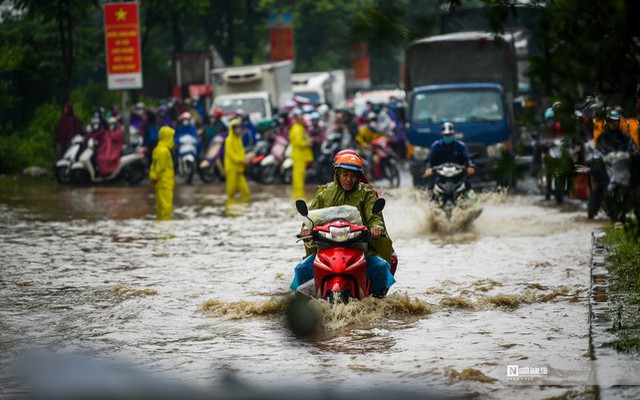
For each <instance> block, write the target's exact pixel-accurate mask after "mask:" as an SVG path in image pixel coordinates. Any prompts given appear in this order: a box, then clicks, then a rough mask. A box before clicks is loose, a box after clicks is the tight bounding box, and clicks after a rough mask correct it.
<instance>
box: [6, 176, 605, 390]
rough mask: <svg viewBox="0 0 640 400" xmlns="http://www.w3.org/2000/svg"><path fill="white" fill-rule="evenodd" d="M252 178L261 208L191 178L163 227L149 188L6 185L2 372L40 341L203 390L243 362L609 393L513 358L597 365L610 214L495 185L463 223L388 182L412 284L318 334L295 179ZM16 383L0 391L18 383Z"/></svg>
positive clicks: (356, 375)
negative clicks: (591, 308)
mask: <svg viewBox="0 0 640 400" xmlns="http://www.w3.org/2000/svg"><path fill="white" fill-rule="evenodd" d="M251 189H252V194H253V197H252V201H251V203H250V204H249V205H240V206H234V207H231V208H229V207H225V204H224V203H225V197H224V188H223V187H222V186H220V185H218V186H215V185H206V186H205V185H194V186H178V187H177V190H176V199H175V203H176V208H175V216H176V219H175V220H174V221H170V222H164V223H159V222H156V221H155V219H154V217H155V210H154V198H153V192H152V191H151V189H150V188H148V187H144V186H140V187H117V186H111V187H85V188H66V187H58V186H56V185H42V184H24V185H8V188H7V189H6V190H5V189H4V188H3V190H2V193H0V254H2V255H3V257H2V259H3V265H2V268H1V269H0V332H2V334H1V340H0V354H2V357H1V359H0V362H1V366H2V367H3V370H4V371H6V368H7V367H8V366H10V365H11V363H12V361H13V360H15V359H16V358H18V357H19V356H20V355H21V354H22V353H23V352H24V351H25V350H28V349H34V348H46V349H54V350H56V351H64V352H90V353H92V354H97V355H103V356H108V357H110V358H114V359H118V360H121V361H122V362H126V363H131V364H133V365H136V366H138V367H140V368H143V369H145V370H147V371H152V372H154V373H155V372H157V373H170V374H171V375H172V376H175V377H176V378H178V379H180V380H181V381H183V382H188V383H189V384H191V385H194V386H199V387H211V386H215V385H216V382H217V380H218V378H219V377H220V376H221V375H222V374H223V372H224V371H232V372H234V373H235V374H236V375H237V376H238V377H239V378H241V379H243V380H245V381H246V382H249V383H252V384H256V385H273V384H279V383H282V384H285V383H287V384H299V385H305V386H308V387H318V386H319V385H322V384H326V383H331V385H333V386H334V387H338V388H347V389H348V388H355V387H361V386H367V385H369V386H370V385H374V386H376V385H394V386H402V387H404V388H415V390H417V391H421V390H429V389H432V388H436V389H440V390H444V391H446V392H450V393H463V394H465V395H474V396H476V397H478V398H513V397H516V398H530V399H544V398H550V397H553V396H561V397H559V398H585V399H588V398H592V397H593V393H592V392H591V390H590V389H589V388H588V387H584V386H566V387H563V386H557V385H556V386H540V385H526V382H525V384H522V383H523V382H515V383H514V382H509V381H508V379H507V366H508V365H519V366H527V367H545V368H547V371H548V375H549V377H553V375H554V374H555V375H556V376H555V377H556V378H557V376H558V375H562V374H567V375H580V374H586V373H588V371H586V370H582V368H583V367H582V365H583V364H582V362H583V361H586V360H588V359H589V358H588V357H589V356H588V331H589V330H588V327H589V325H588V304H589V303H588V288H589V259H590V248H591V237H590V234H591V231H592V230H594V229H595V228H596V227H598V225H596V224H594V223H593V222H589V221H588V220H587V219H586V211H584V210H581V209H579V208H578V207H577V206H575V205H566V206H563V207H557V206H553V205H551V203H548V202H544V201H542V200H541V197H540V196H522V195H507V194H501V193H490V194H481V195H479V196H478V199H477V202H476V203H475V205H473V207H472V209H469V210H467V211H464V210H457V211H459V213H458V214H457V215H456V214H454V220H455V221H458V222H454V223H453V224H452V225H449V226H447V224H446V223H444V222H443V221H442V220H439V214H438V213H437V212H436V211H435V210H433V209H432V208H431V207H430V206H429V204H428V202H427V201H426V199H425V196H424V194H422V193H420V192H418V191H415V190H414V189H412V188H408V187H404V188H400V189H389V190H382V191H381V195H382V196H384V197H385V198H386V199H387V208H386V209H385V212H384V214H385V220H386V221H387V225H388V231H389V233H390V235H391V237H392V238H393V239H394V241H395V249H396V252H397V253H398V256H399V260H400V262H399V266H398V272H397V274H396V279H397V283H396V284H395V285H394V286H393V287H392V289H391V290H390V294H389V297H388V298H387V299H385V300H376V299H367V300H365V301H363V302H361V303H359V304H350V305H348V306H338V307H335V308H334V309H328V308H327V309H325V313H324V320H323V323H324V331H323V332H322V333H321V334H320V335H318V336H317V337H314V338H311V339H304V340H303V339H299V338H296V337H295V336H294V335H293V334H292V333H291V332H290V331H289V330H288V329H287V328H286V324H285V323H284V321H285V316H284V311H283V307H284V304H285V302H286V299H287V298H288V296H289V291H288V287H289V284H290V282H291V279H292V276H293V274H292V270H293V267H294V266H295V264H296V263H297V262H298V261H299V259H300V257H301V256H302V255H303V249H302V245H301V244H300V243H296V242H295V238H294V235H295V234H296V233H297V232H298V231H299V227H300V224H301V222H302V217H300V216H299V215H298V214H297V213H296V212H295V208H294V206H293V201H292V200H291V199H290V188H289V187H284V186H271V187H259V186H252V187H251ZM308 191H309V195H311V194H312V191H313V188H312V187H311V186H310V187H308ZM471 214H473V215H472V216H471V217H470V215H471ZM478 214H479V216H478V217H477V219H475V220H473V217H476V216H477V215H478ZM456 218H457V219H456ZM465 218H466V220H465ZM3 377H4V379H3V380H2V382H3V383H2V386H0V393H1V392H5V393H10V392H11V391H12V390H15V386H14V385H15V383H14V382H12V381H11V379H8V378H7V372H3Z"/></svg>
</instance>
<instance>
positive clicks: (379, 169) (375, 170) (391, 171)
mask: <svg viewBox="0 0 640 400" xmlns="http://www.w3.org/2000/svg"><path fill="white" fill-rule="evenodd" d="M392 144H393V139H391V137H389V136H380V137H378V138H376V139H374V140H373V142H371V146H372V153H373V154H372V162H373V165H372V167H371V172H372V174H371V177H372V178H373V180H376V181H380V180H387V181H389V187H392V188H395V187H399V186H400V171H399V170H398V164H397V163H396V156H395V152H394V151H393V147H392Z"/></svg>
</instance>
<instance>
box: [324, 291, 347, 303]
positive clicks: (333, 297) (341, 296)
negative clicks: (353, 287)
mask: <svg viewBox="0 0 640 400" xmlns="http://www.w3.org/2000/svg"><path fill="white" fill-rule="evenodd" d="M324 300H325V301H327V302H328V303H329V304H349V302H350V301H351V293H349V291H347V290H345V291H342V292H332V291H331V290H329V291H328V292H327V295H326V296H324Z"/></svg>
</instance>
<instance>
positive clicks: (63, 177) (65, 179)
mask: <svg viewBox="0 0 640 400" xmlns="http://www.w3.org/2000/svg"><path fill="white" fill-rule="evenodd" d="M56 180H57V181H58V182H59V183H62V184H65V185H68V184H69V183H71V171H70V169H69V168H68V167H56Z"/></svg>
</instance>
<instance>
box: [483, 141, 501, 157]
mask: <svg viewBox="0 0 640 400" xmlns="http://www.w3.org/2000/svg"><path fill="white" fill-rule="evenodd" d="M504 149H505V146H504V143H496V144H492V145H491V146H487V156H489V158H500V156H501V155H502V150H504Z"/></svg>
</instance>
